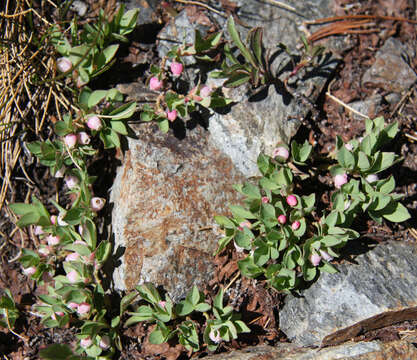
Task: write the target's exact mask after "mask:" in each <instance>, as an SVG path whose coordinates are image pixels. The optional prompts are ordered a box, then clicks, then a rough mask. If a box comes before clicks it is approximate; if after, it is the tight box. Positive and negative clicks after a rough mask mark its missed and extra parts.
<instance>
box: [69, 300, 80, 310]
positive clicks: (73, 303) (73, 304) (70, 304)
mask: <svg viewBox="0 0 417 360" xmlns="http://www.w3.org/2000/svg"><path fill="white" fill-rule="evenodd" d="M67 306H68V307H69V308H70V309H72V310H77V309H78V304H77V303H76V302H72V301H71V302H69V303H68V304H67Z"/></svg>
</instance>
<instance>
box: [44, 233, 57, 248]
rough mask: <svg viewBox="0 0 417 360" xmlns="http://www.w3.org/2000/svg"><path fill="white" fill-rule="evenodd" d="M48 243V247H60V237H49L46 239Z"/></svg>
mask: <svg viewBox="0 0 417 360" xmlns="http://www.w3.org/2000/svg"><path fill="white" fill-rule="evenodd" d="M46 241H48V245H49V246H55V245H58V244H59V236H52V235H49V236H48V237H47V238H46Z"/></svg>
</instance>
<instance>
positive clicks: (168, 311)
mask: <svg viewBox="0 0 417 360" xmlns="http://www.w3.org/2000/svg"><path fill="white" fill-rule="evenodd" d="M136 290H137V292H138V293H139V294H140V296H141V298H142V299H143V300H144V301H145V302H146V303H148V304H147V305H140V306H139V307H138V308H137V309H136V311H135V312H130V313H129V315H130V318H129V319H128V320H127V321H126V323H125V325H126V326H129V325H132V324H135V323H137V322H141V321H147V322H152V323H155V324H156V327H155V329H154V330H153V332H152V333H151V334H150V335H149V341H150V342H151V343H152V344H161V343H163V342H167V341H168V340H169V339H171V338H172V337H173V336H177V338H178V342H179V343H180V344H181V345H183V346H184V347H185V348H186V349H187V350H188V351H193V352H194V351H198V350H199V349H200V340H199V335H198V331H197V329H198V328H199V326H198V324H197V323H196V322H195V320H193V319H192V316H193V315H194V314H195V313H203V314H204V316H205V317H206V318H207V322H206V327H205V330H204V334H203V339H204V342H205V343H206V344H207V347H208V349H209V350H211V351H214V350H216V349H217V347H218V343H217V342H214V341H213V340H212V339H211V337H210V332H212V331H218V332H219V334H220V337H221V339H222V340H224V341H230V340H231V339H236V338H237V335H238V334H239V333H241V332H249V331H250V330H249V328H248V327H247V326H246V325H245V324H244V323H243V322H242V321H241V320H240V319H239V316H238V315H237V314H235V313H234V312H233V309H232V307H230V306H226V307H224V305H223V296H224V292H223V289H221V290H220V291H219V293H218V294H217V296H216V297H215V298H214V301H213V306H211V305H210V304H208V303H207V302H206V301H205V297H204V295H203V293H202V292H200V291H199V290H198V288H197V287H196V286H194V287H193V288H192V289H191V291H190V292H189V293H188V294H187V296H186V298H185V299H184V300H182V301H180V302H179V303H177V304H175V305H174V304H173V302H172V300H171V299H170V298H169V296H165V300H162V298H161V296H160V294H159V292H158V290H157V289H156V288H155V287H154V285H153V284H151V283H146V284H144V285H139V286H137V288H136ZM128 296H131V295H128ZM208 312H212V314H213V316H214V318H210V317H209V315H208ZM219 341H220V340H219Z"/></svg>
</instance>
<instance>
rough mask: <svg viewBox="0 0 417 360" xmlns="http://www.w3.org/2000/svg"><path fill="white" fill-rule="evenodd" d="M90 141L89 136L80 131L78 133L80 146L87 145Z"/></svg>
mask: <svg viewBox="0 0 417 360" xmlns="http://www.w3.org/2000/svg"><path fill="white" fill-rule="evenodd" d="M90 141H91V139H90V136H89V135H88V134H87V133H86V132H85V131H81V132H79V133H78V142H79V143H80V144H81V145H88V144H89V143H90Z"/></svg>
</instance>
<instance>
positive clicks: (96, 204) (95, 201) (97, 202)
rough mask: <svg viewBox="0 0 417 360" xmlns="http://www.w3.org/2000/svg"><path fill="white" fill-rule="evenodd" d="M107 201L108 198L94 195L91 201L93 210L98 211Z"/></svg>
mask: <svg viewBox="0 0 417 360" xmlns="http://www.w3.org/2000/svg"><path fill="white" fill-rule="evenodd" d="M105 203H106V200H105V199H103V198H99V197H93V198H92V199H91V201H90V206H91V210H93V211H95V212H97V211H100V210H101V209H102V208H103V207H104V204H105Z"/></svg>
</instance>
